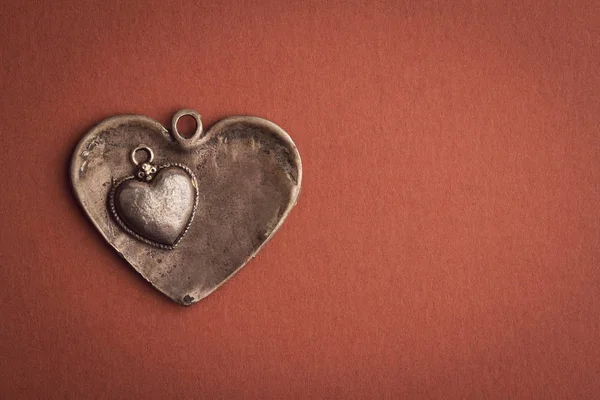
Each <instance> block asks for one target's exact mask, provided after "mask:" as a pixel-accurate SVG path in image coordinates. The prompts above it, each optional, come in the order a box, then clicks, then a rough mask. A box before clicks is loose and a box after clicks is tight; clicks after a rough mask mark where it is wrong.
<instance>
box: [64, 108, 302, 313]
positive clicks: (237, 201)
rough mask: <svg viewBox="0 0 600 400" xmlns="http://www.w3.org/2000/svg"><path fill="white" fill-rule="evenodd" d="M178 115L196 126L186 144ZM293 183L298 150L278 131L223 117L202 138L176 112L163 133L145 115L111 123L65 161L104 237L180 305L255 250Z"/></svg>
mask: <svg viewBox="0 0 600 400" xmlns="http://www.w3.org/2000/svg"><path fill="white" fill-rule="evenodd" d="M185 115H188V116H191V117H193V118H194V119H195V120H196V130H195V132H194V134H193V135H192V136H191V137H189V138H184V137H182V136H181V135H180V134H179V131H178V130H177V122H178V120H179V119H180V118H181V117H182V116H185ZM142 152H146V153H147V158H146V160H144V161H141V160H140V159H138V158H139V155H140V153H142ZM155 154H156V160H154V157H155ZM130 161H132V162H133V164H134V165H131V162H130ZM301 180H302V165H301V161H300V156H299V154H298V151H297V149H296V146H295V145H294V143H293V142H292V140H291V139H290V137H289V136H288V135H287V133H285V132H284V131H283V130H282V129H281V128H279V127H278V126H277V125H275V124H273V123H272V122H270V121H267V120H265V119H262V118H258V117H230V118H226V119H223V120H221V121H219V122H218V123H217V124H215V125H214V126H213V127H212V128H211V129H209V130H208V131H206V132H203V130H202V122H201V118H200V115H199V114H198V113H197V112H195V111H193V110H181V111H179V112H177V113H176V114H175V115H174V116H173V119H172V122H171V132H169V130H167V129H166V128H165V127H163V126H162V125H161V124H160V123H159V122H157V121H155V120H153V119H151V118H149V117H144V116H139V115H123V116H117V117H113V118H109V119H107V120H105V121H103V122H101V123H100V124H99V125H97V126H96V127H94V128H93V129H92V130H91V131H90V132H88V133H87V134H86V135H85V136H84V137H83V139H82V140H81V141H80V143H79V144H78V145H77V147H76V149H75V152H74V155H73V159H72V164H71V182H72V185H73V189H74V192H75V195H76V197H77V199H78V201H79V203H80V204H81V206H82V207H83V209H84V210H85V212H86V213H87V215H88V217H89V218H90V219H91V220H92V222H93V224H94V225H95V226H96V228H97V229H98V230H99V231H100V233H101V234H102V236H103V237H104V238H105V239H106V240H107V241H108V243H110V245H111V246H112V247H114V248H115V250H117V252H119V254H121V255H122V256H123V258H125V260H126V261H127V262H128V263H129V264H130V265H131V266H132V267H133V268H135V269H136V270H137V271H138V272H139V273H140V274H141V275H142V276H143V277H144V278H146V279H147V280H148V281H150V282H151V283H152V284H153V285H154V286H155V287H156V288H157V289H158V290H160V291H161V292H162V293H164V294H165V295H167V296H169V297H170V298H171V299H173V300H175V301H176V302H178V303H180V304H183V305H190V304H193V303H195V302H197V301H199V300H200V299H202V298H204V297H206V296H208V295H209V294H210V293H212V292H213V291H214V290H215V289H216V288H218V287H219V286H220V285H221V284H223V283H224V282H225V281H226V280H228V279H229V278H230V277H231V276H232V275H233V274H235V273H236V272H237V271H239V269H240V268H242V267H243V266H244V265H245V264H246V263H247V262H248V261H249V260H250V259H251V258H253V257H254V256H255V255H256V254H257V253H258V251H259V250H260V249H261V248H262V247H263V246H264V244H265V243H266V242H267V241H268V240H269V239H270V238H271V237H272V236H273V234H274V233H275V231H277V229H278V228H279V227H280V226H281V224H282V223H283V221H284V220H285V219H286V217H287V216H288V214H289V212H290V210H291V209H292V208H293V206H294V205H295V204H296V201H297V198H298V194H299V192H300V185H301Z"/></svg>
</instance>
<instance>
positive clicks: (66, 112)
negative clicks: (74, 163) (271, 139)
mask: <svg viewBox="0 0 600 400" xmlns="http://www.w3.org/2000/svg"><path fill="white" fill-rule="evenodd" d="M107 3H108V4H107ZM202 3H205V4H202ZM286 3H287V2H282V1H281V2H280V1H272V2H269V3H267V2H218V1H217V2H193V1H189V2H176V1H163V2H143V1H131V2H123V3H117V2H106V1H105V2H102V1H98V2H95V3H94V2H82V1H39V0H38V1H35V2H24V1H13V0H10V1H9V2H8V3H7V2H6V1H3V2H2V4H1V5H0V51H1V53H0V55H1V57H0V60H1V63H2V70H1V75H0V89H1V91H0V105H1V113H0V129H1V133H2V136H1V138H2V139H1V140H2V142H1V147H0V160H1V163H0V166H1V171H2V173H1V174H2V175H1V176H2V185H3V187H2V191H1V193H2V196H1V199H2V200H1V207H0V215H1V228H0V229H1V237H0V246H1V252H0V397H2V398H4V399H19V398H31V399H33V398H48V399H50V398H52V399H54V398H56V399H64V398H71V399H83V398H138V399H159V398H161V399H165V398H281V397H284V398H292V397H295V398H402V397H404V398H472V399H482V398H496V399H507V398H524V399H525V398H540V399H549V398H565V399H566V398H588V399H592V398H597V396H598V393H599V392H600V378H599V371H600V344H599V338H600V269H599V266H600V219H599V215H598V213H599V193H600V168H599V161H600V129H599V128H600V79H599V75H598V72H599V71H600V3H599V2H598V1H595V0H591V1H572V0H571V1H567V0H564V1H549V2H548V1H545V2H541V1H540V2H523V1H513V2H509V1H506V2H502V1H467V2H458V1H457V2H430V1H427V2H419V1H416V2H406V3H403V2H399V1H398V2H396V1H389V2H370V1H365V2H353V3H350V2H340V1H337V2H336V1H331V2H326V4H325V2H307V1H304V2H297V3H296V4H286ZM321 3H323V4H321ZM183 107H191V108H195V109H197V110H198V111H199V112H200V113H201V114H202V115H203V116H204V122H205V125H209V124H211V123H214V122H215V121H217V120H218V119H220V118H222V117H224V116H228V115H233V114H251V115H258V116H263V117H266V118H269V119H271V120H272V121H274V122H276V123H277V124H279V125H280V126H282V127H283V128H284V129H286V130H287V131H288V132H289V133H290V134H291V135H292V137H293V138H294V140H295V141H296V144H297V145H298V147H299V149H300V152H301V155H302V157H303V162H304V168H305V179H304V182H303V184H304V187H303V193H302V194H301V196H300V201H299V203H298V206H297V207H296V208H295V209H294V210H293V212H292V214H291V215H290V218H289V219H288V220H287V222H286V223H285V224H284V226H283V228H282V229H281V230H280V231H279V232H278V233H277V235H275V237H274V238H273V240H272V241H271V242H270V243H269V244H268V245H267V246H266V247H265V249H264V250H263V252H262V253H261V254H260V255H259V256H258V257H257V258H256V259H255V260H254V261H253V262H252V263H251V264H249V265H248V266H247V267H246V268H245V269H244V270H243V271H242V272H241V273H239V274H238V275H237V276H236V277H235V278H234V279H233V280H231V281H230V282H228V283H227V284H226V285H225V286H223V287H222V288H221V289H219V290H218V291H217V292H215V293H214V294H213V295H212V296H210V297H209V298H207V299H206V300H204V301H202V302H201V303H199V304H197V305H195V306H194V307H192V308H183V307H180V306H178V305H176V304H174V303H172V302H170V301H169V300H168V299H167V298H166V297H164V296H162V295H160V294H159V293H158V292H156V291H155V290H154V289H152V288H151V287H150V285H148V284H147V283H145V282H144V281H143V279H141V278H140V277H139V276H138V275H137V274H136V273H135V272H134V271H133V270H132V269H130V268H129V267H128V266H127V265H126V264H125V263H124V262H123V261H122V260H121V259H120V258H119V257H118V256H117V255H116V254H115V253H114V252H112V251H111V249H110V248H109V246H107V245H106V244H105V243H104V242H103V240H102V239H101V237H100V235H99V234H98V233H97V232H96V231H95V230H94V228H93V227H92V225H91V224H90V223H89V222H88V221H87V219H86V218H85V217H84V215H83V213H82V212H81V211H80V209H79V208H78V206H77V204H76V203H75V201H74V199H73V197H72V196H71V193H70V188H69V183H68V180H67V177H68V175H67V168H68V164H69V159H70V156H71V151H72V149H73V147H74V145H75V144H76V142H77V141H78V140H79V138H80V137H81V136H82V135H83V134H84V133H85V132H86V131H87V130H88V129H89V128H90V127H92V126H93V125H94V124H95V123H97V122H99V121H100V120H102V119H103V118H105V117H108V116H111V115H115V114H122V113H140V114H144V115H148V116H151V117H154V118H156V119H158V120H159V121H162V122H163V123H165V124H167V123H169V121H170V117H171V115H172V113H173V112H174V111H176V110H177V109H179V108H183Z"/></svg>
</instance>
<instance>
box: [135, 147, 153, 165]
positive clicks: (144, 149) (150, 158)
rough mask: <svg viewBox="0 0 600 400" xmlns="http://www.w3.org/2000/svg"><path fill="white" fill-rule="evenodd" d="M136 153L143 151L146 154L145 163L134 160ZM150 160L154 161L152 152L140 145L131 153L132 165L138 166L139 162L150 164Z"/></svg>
mask: <svg viewBox="0 0 600 400" xmlns="http://www.w3.org/2000/svg"><path fill="white" fill-rule="evenodd" d="M138 151H145V152H146V153H148V158H147V159H146V161H138V159H137V158H136V154H137V152H138ZM152 160H154V152H153V151H152V149H151V148H150V147H148V146H145V145H143V144H142V145H139V146H138V147H136V148H135V149H133V150H132V151H131V162H133V164H134V165H139V164H140V162H145V163H148V164H150V163H151V162H152Z"/></svg>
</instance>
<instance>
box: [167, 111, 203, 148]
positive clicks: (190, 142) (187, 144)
mask: <svg viewBox="0 0 600 400" xmlns="http://www.w3.org/2000/svg"><path fill="white" fill-rule="evenodd" d="M186 115H187V116H190V117H192V118H194V119H195V120H196V130H195V131H194V133H193V134H192V136H190V137H189V138H186V137H183V136H181V134H180V133H179V130H177V122H179V119H180V118H181V117H184V116H186ZM171 132H172V134H173V137H174V138H175V140H177V142H178V143H179V144H180V145H181V146H182V147H184V148H191V147H193V146H194V144H195V142H196V141H197V140H199V139H200V138H201V137H202V116H201V115H200V114H199V113H198V111H196V110H192V109H189V108H186V109H183V110H179V111H177V112H176V113H175V114H173V119H172V120H171Z"/></svg>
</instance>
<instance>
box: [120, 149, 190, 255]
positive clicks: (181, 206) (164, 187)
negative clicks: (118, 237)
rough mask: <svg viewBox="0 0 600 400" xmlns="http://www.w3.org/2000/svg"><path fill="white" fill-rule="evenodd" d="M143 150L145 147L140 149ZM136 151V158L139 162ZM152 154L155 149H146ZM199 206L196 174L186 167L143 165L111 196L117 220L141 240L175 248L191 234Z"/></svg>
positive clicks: (124, 179)
mask: <svg viewBox="0 0 600 400" xmlns="http://www.w3.org/2000/svg"><path fill="white" fill-rule="evenodd" d="M140 149H141V148H140ZM140 149H135V150H134V152H133V154H132V158H133V159H134V160H135V158H134V157H135V152H136V151H137V150H140ZM146 150H147V151H149V153H150V154H152V150H151V149H148V148H147V149H146ZM197 204H198V184H197V183H196V177H195V176H194V173H193V172H192V171H191V170H190V169H189V168H187V167H184V166H183V165H166V166H162V167H158V168H157V167H155V166H153V165H152V164H150V163H144V164H142V165H141V167H140V169H139V171H138V173H137V174H136V175H134V176H129V177H126V178H123V179H121V180H119V181H118V182H117V183H116V184H115V185H113V190H111V192H110V195H109V206H110V210H111V212H112V214H113V217H114V218H115V220H116V221H117V223H119V225H121V227H122V228H123V229H124V230H125V231H127V232H129V233H130V234H132V235H133V236H135V237H136V238H138V239H139V240H141V241H143V242H146V243H148V244H151V245H153V246H157V247H160V248H164V249H173V248H175V246H177V243H179V241H180V240H181V239H182V238H183V235H185V233H186V232H187V229H188V228H189V226H190V224H191V223H192V220H193V218H194V213H195V211H196V205H197Z"/></svg>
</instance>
